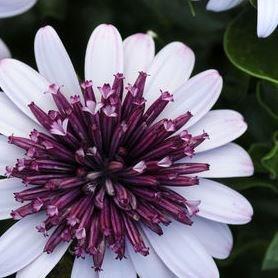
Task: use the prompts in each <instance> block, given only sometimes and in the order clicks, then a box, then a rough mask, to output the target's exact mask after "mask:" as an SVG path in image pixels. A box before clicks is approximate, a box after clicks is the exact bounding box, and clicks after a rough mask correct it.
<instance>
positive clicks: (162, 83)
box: [144, 42, 195, 106]
mask: <svg viewBox="0 0 278 278" xmlns="http://www.w3.org/2000/svg"><path fill="white" fill-rule="evenodd" d="M194 63H195V55H194V53H193V51H192V50H191V49H190V48H189V47H187V46H186V45H185V44H183V43H181V42H172V43H169V44H168V45H166V46H165V47H164V48H162V49H161V50H160V51H159V52H158V54H157V55H156V56H155V58H154V60H153V62H152V64H151V66H150V67H149V68H148V69H147V73H148V74H149V75H150V76H149V77H148V78H147V82H146V88H145V94H144V97H145V98H146V99H147V103H146V104H147V106H149V105H150V104H151V103H152V102H153V101H154V100H156V99H157V98H158V97H159V96H160V90H162V91H170V92H171V93H172V92H174V91H175V90H176V89H177V88H178V87H179V86H180V85H181V84H182V83H183V82H184V81H185V80H187V79H188V78H189V76H190V75H191V72H192V70H193V66H194Z"/></svg>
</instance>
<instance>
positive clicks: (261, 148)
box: [249, 143, 270, 174]
mask: <svg viewBox="0 0 278 278" xmlns="http://www.w3.org/2000/svg"><path fill="white" fill-rule="evenodd" d="M269 150H270V146H269V144H268V143H254V144H252V145H251V147H250V149H249V154H250V156H251V158H252V161H253V163H254V167H255V171H256V173H264V174H266V173H268V171H267V169H266V168H265V167H264V165H263V164H262V158H263V157H264V156H265V155H266V154H267V153H268V152H269Z"/></svg>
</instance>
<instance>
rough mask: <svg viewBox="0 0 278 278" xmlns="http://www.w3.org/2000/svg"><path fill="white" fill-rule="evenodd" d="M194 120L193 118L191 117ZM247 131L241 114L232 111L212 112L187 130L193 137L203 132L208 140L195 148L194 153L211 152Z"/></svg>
mask: <svg viewBox="0 0 278 278" xmlns="http://www.w3.org/2000/svg"><path fill="white" fill-rule="evenodd" d="M193 118H194V117H193ZM246 129H247V124H246V123H245V122H244V119H243V117H242V115H241V114H239V113H238V112H236V111H233V110H213V111H210V112H208V113H207V114H206V115H205V116H204V117H203V118H202V119H201V120H200V121H198V122H197V123H196V124H195V125H193V126H192V127H190V128H189V130H188V131H189V132H190V133H191V134H193V135H199V134H202V133H203V130H205V131H206V132H207V133H208V135H209V139H207V140H205V141H204V142H203V143H202V144H200V145H199V146H198V147H197V148H196V150H195V151H196V152H202V151H207V150H211V149H214V148H217V147H220V146H223V145H225V144H227V143H229V142H231V141H233V140H235V139H237V138H238V137H240V136H241V135H242V134H243V133H244V132H245V131H246Z"/></svg>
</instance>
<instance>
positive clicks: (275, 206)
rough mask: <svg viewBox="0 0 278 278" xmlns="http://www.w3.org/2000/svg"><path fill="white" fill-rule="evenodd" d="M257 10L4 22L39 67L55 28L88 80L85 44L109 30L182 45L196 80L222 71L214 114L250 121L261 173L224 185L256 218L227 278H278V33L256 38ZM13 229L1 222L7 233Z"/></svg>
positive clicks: (139, 11)
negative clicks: (40, 47)
mask: <svg viewBox="0 0 278 278" xmlns="http://www.w3.org/2000/svg"><path fill="white" fill-rule="evenodd" d="M251 2H252V3H253V4H254V6H252V5H250V4H249V3H248V2H247V3H246V4H245V5H241V6H240V7H238V8H236V9H233V10H231V11H228V12H223V13H212V12H207V11H206V10H205V4H204V3H201V1H200V2H190V1H188V0H171V1H169V0H133V1H130V0H118V1H114V0H83V1H75V0H39V2H38V4H37V5H36V6H35V7H34V8H33V9H32V10H30V11H29V12H27V13H25V14H23V15H20V16H17V17H15V18H9V19H2V20H1V21H0V36H1V38H3V39H4V40H5V41H6V43H7V44H8V45H9V46H10V48H11V51H12V53H13V56H14V57H15V58H17V59H19V60H22V61H24V62H26V63H28V64H31V65H33V66H35V61H34V55H33V40H34V35H35V32H36V30H37V29H38V28H39V27H41V26H43V25H46V24H50V25H53V26H54V27H55V29H56V30H57V31H58V33H59V34H60V36H61V38H62V40H63V41H64V43H65V45H66V47H67V49H68V51H69V53H70V55H71V58H72V60H73V62H74V64H75V67H76V70H77V72H78V74H79V76H80V77H81V78H82V76H83V62H84V56H85V49H86V43H87V41H88V39H89V36H90V33H91V32H92V30H93V28H94V27H95V26H97V25H98V24H100V23H103V22H109V23H112V24H114V25H116V26H117V27H118V28H119V30H120V32H121V34H122V36H123V37H126V36H128V35H130V34H132V33H135V32H146V31H149V30H152V31H153V32H155V33H156V34H157V38H156V45H157V50H159V49H160V48H161V47H163V46H164V45H165V44H166V43H168V42H170V41H173V40H180V41H183V42H185V43H186V44H187V45H189V46H190V47H191V48H192V49H193V50H194V51H195V54H196V66H195V70H194V73H197V72H199V71H201V70H205V69H207V68H217V69H218V70H219V71H220V73H221V74H222V75H223V77H224V88H223V92H222V95H221V97H220V99H219V101H218V102H217V104H216V106H215V107H216V108H227V109H235V110H237V111H239V112H240V113H242V114H243V115H244V117H245V119H246V121H247V123H248V125H249V129H248V131H247V132H246V134H245V135H244V136H242V137H241V138H239V139H238V143H239V144H241V145H242V146H243V147H244V148H245V149H248V150H249V152H250V154H251V156H252V158H253V161H254V165H255V175H254V176H253V177H252V178H240V179H226V180H221V182H223V183H225V184H227V185H229V186H231V187H233V188H235V189H236V190H239V191H241V193H242V194H244V195H245V196H246V197H247V198H248V199H249V200H250V202H251V203H252V205H253V206H254V212H255V214H254V219H253V221H252V222H251V223H250V224H249V225H245V226H233V227H232V230H233V234H234V241H235V244H234V249H233V252H232V254H231V257H230V258H229V259H227V260H225V261H217V263H218V265H219V267H220V272H221V277H222V278H229V277H231V278H234V277H235V276H236V277H245V278H274V277H278V271H277V269H278V255H277V254H278V238H277V231H278V195H277V193H278V179H277V177H278V133H277V132H278V112H277V107H278V87H277V83H278V51H277V49H278V32H277V31H276V32H274V34H272V36H271V37H269V38H267V39H258V38H257V37H256V10H255V2H256V1H251ZM224 49H225V50H224ZM10 225H11V222H10V221H3V222H1V225H0V233H3V232H4V231H5V230H6V229H7V228H8V227H9V226H10ZM275 234H276V236H275ZM272 239H273V240H272ZM270 243H271V244H270ZM71 267H72V257H71V255H70V254H67V255H66V256H65V258H64V259H63V260H62V261H61V262H60V263H59V265H58V266H57V267H56V268H55V269H54V270H53V272H52V273H51V274H50V275H49V277H51V278H52V277H53V278H54V277H55V278H56V277H70V274H69V273H70V270H71ZM30 278H31V277H30Z"/></svg>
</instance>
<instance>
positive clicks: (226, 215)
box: [171, 179, 253, 224]
mask: <svg viewBox="0 0 278 278" xmlns="http://www.w3.org/2000/svg"><path fill="white" fill-rule="evenodd" d="M171 188H172V187H171ZM174 190H175V191H176V192H178V193H179V194H181V195H182V196H184V197H185V198H187V199H189V200H201V204H200V205H199V209H200V211H199V212H198V213H197V214H198V215H199V216H202V217H205V218H207V219H210V220H213V221H218V222H221V223H226V224H246V223H248V222H250V221H251V219H252V215H253V208H252V206H251V204H250V203H249V202H248V200H247V199H246V198H245V197H243V196H242V195H241V194H239V193H238V192H236V191H235V190H233V189H231V188H229V187H227V186H225V185H224V184H221V183H218V182H215V181H212V180H207V179H200V184H199V185H196V186H192V187H183V188H182V187H179V188H177V187H175V188H174Z"/></svg>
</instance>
